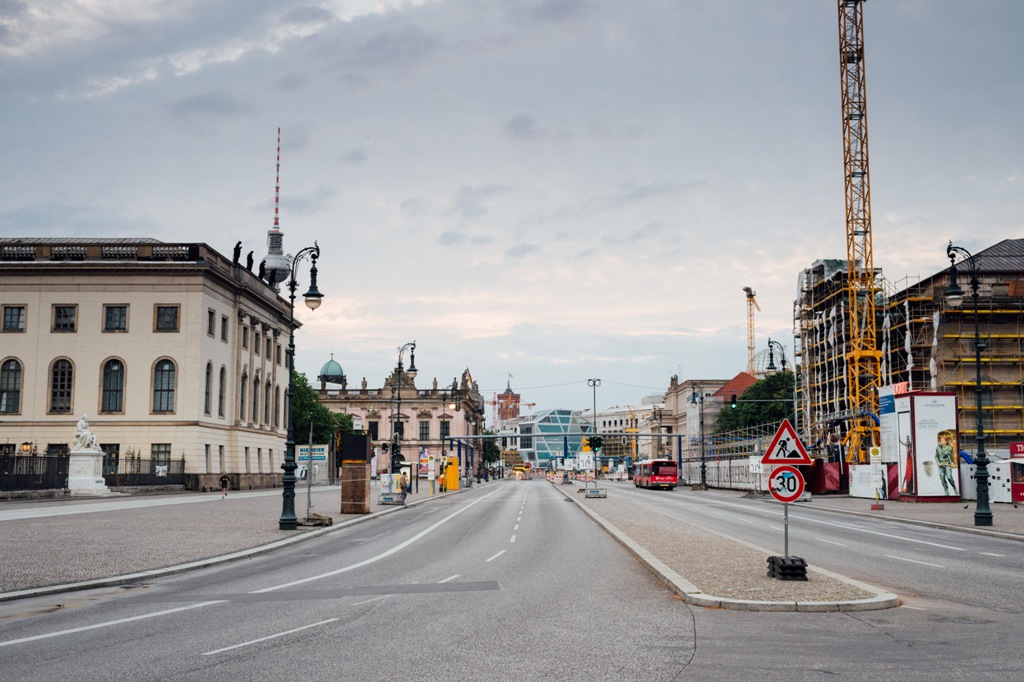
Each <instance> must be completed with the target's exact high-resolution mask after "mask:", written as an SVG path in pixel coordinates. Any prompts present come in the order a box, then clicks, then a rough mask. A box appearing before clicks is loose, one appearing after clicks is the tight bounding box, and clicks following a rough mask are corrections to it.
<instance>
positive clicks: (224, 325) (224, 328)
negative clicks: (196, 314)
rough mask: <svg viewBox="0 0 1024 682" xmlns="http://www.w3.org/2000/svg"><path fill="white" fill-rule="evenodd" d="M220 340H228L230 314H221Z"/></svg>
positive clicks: (225, 341)
mask: <svg viewBox="0 0 1024 682" xmlns="http://www.w3.org/2000/svg"><path fill="white" fill-rule="evenodd" d="M220 340H221V341H223V342H224V343H227V342H228V316H227V315H221V316H220Z"/></svg>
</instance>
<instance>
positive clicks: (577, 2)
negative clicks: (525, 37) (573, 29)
mask: <svg viewBox="0 0 1024 682" xmlns="http://www.w3.org/2000/svg"><path fill="white" fill-rule="evenodd" d="M506 6H507V8H508V9H507V11H508V14H509V16H511V17H513V18H515V19H518V20H520V21H522V22H524V23H530V24H536V23H556V24H561V23H566V22H572V21H579V20H581V19H585V18H586V17H588V16H589V15H590V13H591V11H592V10H593V9H594V3H593V2H592V1H591V0H528V1H527V2H523V0H512V2H508V3H506Z"/></svg>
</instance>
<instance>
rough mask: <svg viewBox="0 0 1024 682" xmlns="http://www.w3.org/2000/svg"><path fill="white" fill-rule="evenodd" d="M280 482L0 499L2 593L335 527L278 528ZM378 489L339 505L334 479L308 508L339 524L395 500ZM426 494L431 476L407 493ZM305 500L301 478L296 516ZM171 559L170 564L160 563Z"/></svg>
mask: <svg viewBox="0 0 1024 682" xmlns="http://www.w3.org/2000/svg"><path fill="white" fill-rule="evenodd" d="M281 492H282V491H281V489H280V488H277V489H271V490H254V491H231V492H230V493H229V494H228V496H227V498H226V499H221V494H220V492H208V493H171V494H161V495H134V496H125V497H105V498H93V499H82V498H75V499H73V500H61V501H56V500H45V501H28V502H27V501H24V500H14V501H9V502H3V503H0V546H2V547H3V548H4V557H3V561H2V562H0V601H5V600H8V599H12V598H19V597H25V596H34V595H37V594H47V593H51V592H64V591H69V590H71V589H87V588H89V587H98V586H102V585H117V584H125V583H128V582H135V581H138V580H139V579H144V578H145V577H152V576H153V575H156V574H158V573H159V574H167V573H172V572H180V571H182V570H191V569H193V568H198V567H201V566H206V565H210V564H212V563H216V562H217V561H220V560H226V558H228V557H230V558H238V556H244V555H246V554H252V553H255V552H254V551H253V550H255V551H266V550H267V549H269V548H271V546H281V545H284V544H290V543H292V542H295V541H298V540H301V539H304V538H305V537H309V536H312V535H320V534H322V533H324V532H326V531H329V530H331V527H307V526H300V527H299V529H298V530H295V531H282V530H278V519H279V518H280V516H281V506H282V496H281ZM379 493H380V486H379V484H378V483H374V484H373V485H372V486H371V492H370V511H371V513H370V514H341V513H339V510H340V509H341V490H340V488H339V487H338V486H331V487H314V488H313V489H312V495H311V497H312V502H313V508H312V513H313V514H322V515H325V516H330V517H332V519H333V522H334V526H333V527H334V528H336V527H338V525H340V524H351V523H359V522H362V521H365V520H367V519H369V518H373V517H374V516H377V515H380V514H384V513H391V512H393V511H397V510H398V509H401V507H399V506H396V505H388V506H381V505H380V504H378V501H377V498H378V496H379ZM429 497H430V486H429V484H428V483H427V482H426V481H420V486H419V491H418V492H417V491H416V490H415V485H414V490H413V493H412V494H410V495H409V496H408V499H407V503H408V504H415V503H420V502H422V501H425V500H426V499H427V498H429ZM306 505H307V491H306V488H305V487H304V486H301V485H299V486H297V487H296V490H295V515H296V516H297V517H298V518H299V520H300V521H301V520H302V519H304V518H305V517H306ZM225 511H230V513H224V512H225ZM273 543H280V544H278V545H273ZM168 567H174V568H172V569H171V570H158V569H167V568H168ZM153 571H157V573H153ZM147 572H149V573H147ZM139 574H145V575H143V576H142V578H140V577H138V576H139ZM112 576H115V577H113V578H112ZM90 581H98V582H97V583H96V584H89V583H90ZM83 583H84V584H83ZM47 588H50V589H47Z"/></svg>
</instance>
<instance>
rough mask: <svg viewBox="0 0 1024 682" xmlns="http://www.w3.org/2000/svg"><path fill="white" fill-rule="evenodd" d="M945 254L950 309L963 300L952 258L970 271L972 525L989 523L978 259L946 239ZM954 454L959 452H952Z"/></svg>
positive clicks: (990, 523)
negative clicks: (973, 419) (974, 443)
mask: <svg viewBox="0 0 1024 682" xmlns="http://www.w3.org/2000/svg"><path fill="white" fill-rule="evenodd" d="M946 255H947V256H949V288H948V289H946V296H945V298H946V304H947V305H948V306H949V307H950V308H959V307H960V306H961V305H963V302H964V290H963V289H961V288H960V286H959V285H958V284H957V282H956V279H957V277H956V275H957V272H956V266H957V264H956V258H957V256H960V257H962V258H963V260H961V261H960V263H961V264H963V263H967V266H968V268H969V269H970V272H971V298H973V299H974V369H975V375H974V411H975V417H976V422H975V423H976V427H975V429H976V430H975V434H974V439H975V441H977V443H978V452H977V453H976V455H975V457H974V463H975V464H976V465H977V469H976V471H975V473H974V478H975V480H976V481H977V483H978V504H977V507H975V510H974V525H975V526H991V525H992V510H991V509H990V508H989V506H988V478H989V476H988V454H986V452H985V420H984V417H983V415H982V412H981V395H982V391H983V389H982V387H981V351H983V350H985V348H987V345H986V344H985V342H984V341H982V340H981V332H980V331H979V328H978V317H979V314H978V262H977V259H976V258H975V257H974V256H973V255H971V253H970V252H969V251H967V249H964V248H962V247H960V246H954V245H953V242H952V241H950V242H949V245H948V246H947V247H946ZM954 456H955V457H959V456H960V455H959V454H958V453H957V454H954Z"/></svg>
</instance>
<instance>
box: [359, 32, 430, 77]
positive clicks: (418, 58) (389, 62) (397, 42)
mask: <svg viewBox="0 0 1024 682" xmlns="http://www.w3.org/2000/svg"><path fill="white" fill-rule="evenodd" d="M440 46H441V42H440V41H439V40H438V39H437V38H436V37H435V36H433V35H431V34H429V33H427V32H426V31H424V30H423V29H421V28H419V27H418V26H411V25H406V26H400V27H398V28H395V29H389V30H386V31H382V32H381V33H379V34H377V35H376V36H374V37H373V38H371V39H369V40H368V41H366V42H365V43H363V45H362V46H361V47H360V48H359V52H358V61H359V62H360V63H362V64H363V65H365V66H370V67H376V68H387V67H409V66H413V65H416V64H420V63H422V62H424V61H426V60H427V58H428V57H430V56H431V55H432V54H433V53H434V52H435V51H437V50H438V49H439V47H440Z"/></svg>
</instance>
